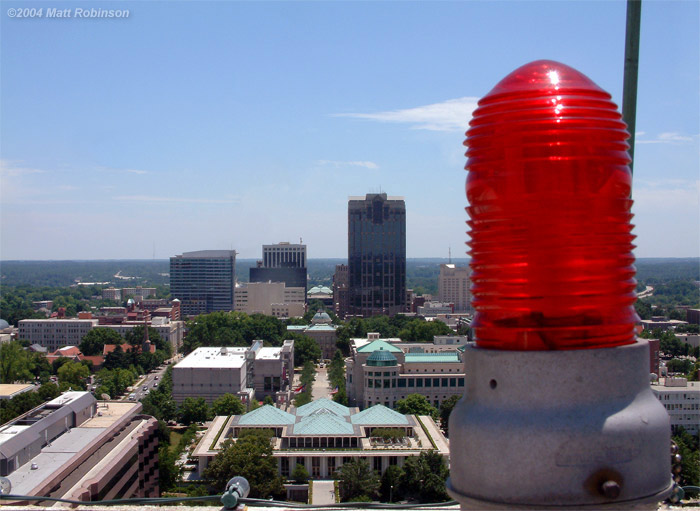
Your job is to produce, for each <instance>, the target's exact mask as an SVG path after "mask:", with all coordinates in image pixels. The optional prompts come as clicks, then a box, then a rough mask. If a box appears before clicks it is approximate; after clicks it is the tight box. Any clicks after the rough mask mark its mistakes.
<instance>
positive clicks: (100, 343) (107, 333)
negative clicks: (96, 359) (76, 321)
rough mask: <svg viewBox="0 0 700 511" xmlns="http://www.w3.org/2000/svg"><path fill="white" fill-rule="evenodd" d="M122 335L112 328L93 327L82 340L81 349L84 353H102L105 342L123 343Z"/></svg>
mask: <svg viewBox="0 0 700 511" xmlns="http://www.w3.org/2000/svg"><path fill="white" fill-rule="evenodd" d="M122 342H123V340H122V336H121V335H119V334H118V333H117V331H116V330H113V329H111V328H100V327H98V328H93V329H92V330H90V331H89V332H88V333H87V334H85V336H84V337H83V340H82V341H80V346H78V347H79V348H80V351H81V352H82V354H83V355H89V356H91V355H102V351H103V349H104V346H105V344H121V343H122Z"/></svg>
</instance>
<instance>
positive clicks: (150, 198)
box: [112, 195, 238, 204]
mask: <svg viewBox="0 0 700 511" xmlns="http://www.w3.org/2000/svg"><path fill="white" fill-rule="evenodd" d="M112 199H113V200H116V201H127V202H158V203H190V204H233V203H234V202H238V201H237V199H236V198H231V199H196V198H182V197H159V196H157V195H118V196H116V197H112Z"/></svg>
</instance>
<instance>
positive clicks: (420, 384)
mask: <svg viewBox="0 0 700 511" xmlns="http://www.w3.org/2000/svg"><path fill="white" fill-rule="evenodd" d="M422 386H423V378H416V387H422Z"/></svg>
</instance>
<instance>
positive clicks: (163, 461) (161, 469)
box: [158, 445, 180, 492]
mask: <svg viewBox="0 0 700 511" xmlns="http://www.w3.org/2000/svg"><path fill="white" fill-rule="evenodd" d="M176 459H177V456H176V453H175V452H171V451H170V449H169V448H168V446H167V445H164V446H162V447H160V448H159V449H158V486H159V488H160V491H161V492H162V491H163V490H169V489H171V488H173V487H175V486H176V485H177V482H178V480H179V476H180V470H179V469H178V467H177V465H176V463H175V461H176Z"/></svg>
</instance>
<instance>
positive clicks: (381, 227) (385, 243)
mask: <svg viewBox="0 0 700 511" xmlns="http://www.w3.org/2000/svg"><path fill="white" fill-rule="evenodd" d="M348 281H349V282H348V284H349V310H348V313H349V314H352V315H361V316H363V317H370V316H375V315H377V314H387V315H394V314H397V313H399V312H403V311H404V310H405V306H406V203H405V202H404V200H403V198H402V197H387V195H386V193H369V194H367V195H366V196H365V197H364V198H363V197H350V199H349V201H348Z"/></svg>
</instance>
